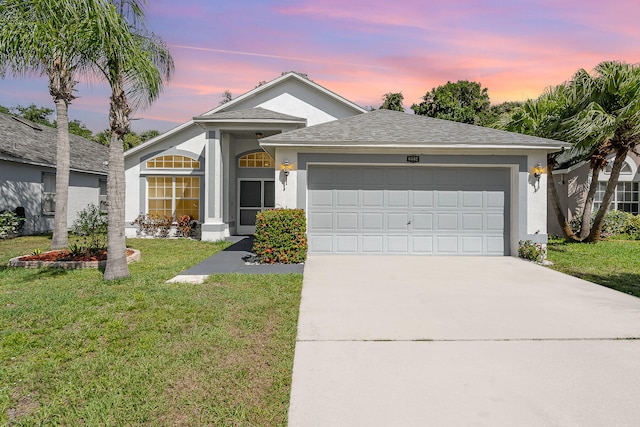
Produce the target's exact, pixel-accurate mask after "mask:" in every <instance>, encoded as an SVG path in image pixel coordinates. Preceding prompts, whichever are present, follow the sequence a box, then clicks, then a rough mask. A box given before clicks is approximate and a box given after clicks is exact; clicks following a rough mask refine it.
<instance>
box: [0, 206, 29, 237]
mask: <svg viewBox="0 0 640 427" xmlns="http://www.w3.org/2000/svg"><path fill="white" fill-rule="evenodd" d="M23 222H24V218H20V217H19V216H18V215H16V214H15V213H13V212H0V239H6V238H9V237H15V236H16V235H17V234H18V230H20V226H21V225H22V223H23Z"/></svg>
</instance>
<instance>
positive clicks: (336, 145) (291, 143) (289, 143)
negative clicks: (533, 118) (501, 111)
mask: <svg viewBox="0 0 640 427" xmlns="http://www.w3.org/2000/svg"><path fill="white" fill-rule="evenodd" d="M260 146H262V147H302V148H304V147H313V148H367V149H370V148H408V149H423V148H443V149H448V148H450V149H461V148H464V149H509V150H511V149H517V150H544V151H548V152H553V151H558V150H561V149H562V148H564V146H563V145H556V146H553V145H535V144H534V145H527V144H519V145H516V144H510V145H500V144H482V145H480V144H468V143H459V144H452V143H447V144H438V143H433V144H431V143H414V144H410V143H393V144H380V143H371V142H368V143H367V142H354V141H338V142H326V141H325V142H320V141H318V142H299V141H263V140H261V141H260Z"/></svg>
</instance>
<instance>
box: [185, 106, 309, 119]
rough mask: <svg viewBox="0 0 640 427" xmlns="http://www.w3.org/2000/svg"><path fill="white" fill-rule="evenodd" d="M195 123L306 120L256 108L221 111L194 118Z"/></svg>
mask: <svg viewBox="0 0 640 427" xmlns="http://www.w3.org/2000/svg"><path fill="white" fill-rule="evenodd" d="M193 120H195V121H202V120H204V121H206V120H275V121H286V122H291V121H293V122H306V121H307V120H306V119H304V118H302V117H295V116H290V115H288V114H282V113H277V112H275V111H271V110H267V109H266V108H262V107H256V108H249V109H246V110H235V111H222V112H220V113H213V114H209V115H205V116H197V117H194V118H193Z"/></svg>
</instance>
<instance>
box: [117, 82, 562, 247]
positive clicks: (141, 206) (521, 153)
mask: <svg viewBox="0 0 640 427" xmlns="http://www.w3.org/2000/svg"><path fill="white" fill-rule="evenodd" d="M566 146H568V144H565V143H563V142H559V141H553V140H548V139H543V138H537V137H532V136H527V135H521V134H516V133H510V132H504V131H499V130H495V129H489V128H483V127H479V126H473V125H466V124H461V123H456V122H451V121H445V120H438V119H432V118H428V117H423V116H416V115H412V114H406V113H400V112H395V111H389V110H378V111H373V112H370V113H367V112H365V110H364V109H362V108H361V107H358V106H357V105H355V104H353V103H352V102H350V101H348V100H346V99H344V98H342V97H340V96H339V95H337V94H335V93H333V92H331V91H329V90H327V89H325V88H323V87H322V86H320V85H318V84H316V83H314V82H313V81H311V80H309V79H307V78H305V77H304V76H301V75H298V74H296V73H286V74H283V75H282V76H280V77H279V78H277V79H275V80H272V81H270V82H268V83H265V84H263V85H261V86H258V87H256V88H254V89H253V90H251V91H249V92H247V93H245V94H244V95H241V96H239V97H238V98H235V99H233V100H232V101H230V102H228V103H225V104H223V105H221V106H219V107H217V108H215V109H213V110H211V111H209V112H207V113H205V114H202V115H201V116H198V117H194V118H193V120H191V121H189V122H187V123H185V124H183V125H181V126H178V127H177V128H175V129H173V130H172V131H169V132H167V133H166V134H163V135H161V136H159V137H157V138H154V139H153V140H150V141H148V142H146V143H145V144H143V145H140V146H138V147H135V148H133V149H131V150H129V151H127V152H126V153H125V168H126V176H127V189H128V190H127V213H126V218H127V221H128V222H129V223H130V222H131V221H133V220H134V219H135V218H136V216H137V215H138V214H140V213H147V214H151V215H170V216H180V215H185V214H186V215H190V216H192V217H194V218H196V219H197V220H198V221H199V222H200V223H201V224H202V238H203V239H204V240H217V239H222V238H224V237H226V236H229V235H234V234H251V233H253V232H254V230H255V215H256V213H257V212H259V211H260V210H263V209H268V208H273V207H276V208H301V209H304V210H305V211H306V212H307V218H308V227H307V232H308V238H309V250H310V252H311V253H359V254H379V253H390V254H451V255H517V249H518V242H519V240H533V241H536V242H541V243H546V238H547V232H546V230H547V199H546V176H545V175H542V177H541V178H539V179H538V178H536V177H534V175H533V168H534V167H535V166H536V164H537V163H543V164H544V163H545V161H546V156H547V153H549V152H553V151H558V150H560V149H561V148H563V147H566ZM128 234H129V235H134V234H135V229H134V228H133V227H130V228H129V229H128Z"/></svg>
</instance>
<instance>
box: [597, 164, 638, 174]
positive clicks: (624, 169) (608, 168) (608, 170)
mask: <svg viewBox="0 0 640 427" xmlns="http://www.w3.org/2000/svg"><path fill="white" fill-rule="evenodd" d="M611 169H613V167H612V164H611V163H607V166H605V168H604V172H605V173H611ZM632 173H633V171H632V170H631V166H629V163H627V162H625V163H624V165H622V169H620V175H631V174H632Z"/></svg>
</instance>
